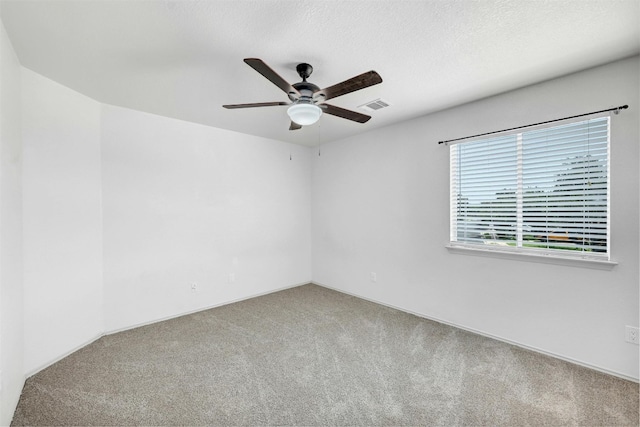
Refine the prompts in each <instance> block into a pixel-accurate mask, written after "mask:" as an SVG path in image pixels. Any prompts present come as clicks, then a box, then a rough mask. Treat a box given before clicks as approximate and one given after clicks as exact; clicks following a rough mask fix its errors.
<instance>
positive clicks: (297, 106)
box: [223, 58, 382, 130]
mask: <svg viewBox="0 0 640 427" xmlns="http://www.w3.org/2000/svg"><path fill="white" fill-rule="evenodd" d="M244 62H245V63H247V65H249V66H250V67H251V68H253V69H254V70H256V71H257V72H259V73H260V74H262V75H263V76H264V77H266V78H267V80H269V81H270V82H271V83H273V84H274V85H276V86H278V87H279V88H280V89H281V90H282V91H284V92H285V93H286V94H287V95H288V96H289V99H290V100H291V102H259V103H253V104H231V105H223V107H224V108H230V109H233V108H253V107H273V106H278V105H289V106H290V107H289V108H288V110H287V114H288V115H289V117H290V118H291V126H289V130H296V129H300V128H301V127H302V126H308V125H312V124H314V123H315V122H317V121H318V120H319V119H320V116H321V115H322V113H323V112H324V113H327V114H331V115H332V116H336V117H342V118H343V119H347V120H353V121H354V122H358V123H365V122H367V121H368V120H369V119H370V118H371V116H367V115H366V114H361V113H358V112H355V111H352V110H347V109H344V108H341V107H336V106H335V105H330V104H325V101H328V100H329V99H332V98H337V97H338V96H342V95H346V94H347V93H351V92H355V91H357V90H360V89H364V88H366V87H369V86H373V85H377V84H378V83H382V77H380V75H379V74H378V73H376V72H375V71H373V70H372V71H367V72H366V73H362V74H360V75H359V76H355V77H352V78H350V79H348V80H345V81H343V82H342V83H338V84H335V85H333V86H329V87H327V88H324V89H320V88H319V87H318V86H316V85H314V84H313V83H310V82H308V81H307V79H308V78H309V76H310V75H311V73H312V72H313V67H312V66H311V65H309V64H304V63H303V64H298V66H297V67H296V71H297V72H298V74H299V75H300V77H301V78H302V81H301V82H299V83H294V84H293V85H291V84H289V83H288V82H287V81H286V80H284V79H283V78H282V77H280V76H279V75H278V73H276V72H275V71H273V70H272V69H271V68H270V67H269V66H268V65H267V64H265V63H264V61H262V60H261V59H258V58H246V59H245V60H244Z"/></svg>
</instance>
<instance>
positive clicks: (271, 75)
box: [244, 58, 300, 96]
mask: <svg viewBox="0 0 640 427" xmlns="http://www.w3.org/2000/svg"><path fill="white" fill-rule="evenodd" d="M244 62H245V63H246V64H247V65H249V66H250V67H251V68H253V69H254V70H256V71H257V72H259V73H260V74H262V75H263V76H264V77H265V78H266V79H267V80H269V81H270V82H271V83H273V84H274V85H276V86H278V87H279V88H280V89H282V91H284V93H286V94H287V95H288V94H290V93H293V94H295V95H297V96H300V92H298V90H297V89H296V88H294V87H293V86H291V85H290V84H289V83H287V81H286V80H285V79H283V78H282V77H280V76H279V75H278V73H276V72H275V71H273V70H272V69H271V68H270V67H269V66H268V65H267V64H265V63H264V62H263V61H262V59H258V58H246V59H245V60H244Z"/></svg>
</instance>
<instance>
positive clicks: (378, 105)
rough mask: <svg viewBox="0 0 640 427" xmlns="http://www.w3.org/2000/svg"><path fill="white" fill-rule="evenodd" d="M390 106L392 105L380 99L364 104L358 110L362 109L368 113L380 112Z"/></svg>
mask: <svg viewBox="0 0 640 427" xmlns="http://www.w3.org/2000/svg"><path fill="white" fill-rule="evenodd" d="M390 105H391V104H389V103H388V102H387V101H385V100H383V99H381V98H378V99H374V100H373V101H369V102H367V103H366V104H362V105H360V106H359V107H358V108H362V109H363V110H367V111H378V110H380V109H382V108H385V107H388V106H390Z"/></svg>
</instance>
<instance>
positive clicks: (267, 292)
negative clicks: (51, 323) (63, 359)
mask: <svg viewBox="0 0 640 427" xmlns="http://www.w3.org/2000/svg"><path fill="white" fill-rule="evenodd" d="M309 283H311V281H308V282H303V283H296V284H294V285H289V286H283V287H280V288H276V289H271V290H268V291H265V292H259V293H256V294H250V295H247V296H244V297H240V298H236V299H232V300H227V301H223V302H219V303H216V304H213V305H208V306H206V307H200V308H196V309H194V310H189V311H185V312H182V313H178V314H172V315H170V316H165V317H161V318H158V319H154V320H149V321H147V322H142V323H136V324H135V325H130V326H125V327H123V328H118V329H112V330H109V331H106V332H105V333H104V334H102V335H112V334H117V333H118V332H124V331H128V330H130V329H135V328H140V327H142V326H147V325H152V324H154V323H158V322H164V321H165V320H171V319H175V318H177V317H182V316H188V315H190V314H193V313H198V312H200V311H205V310H211V309H212V308H216V307H222V306H223V305H228V304H233V303H236V302H240V301H244V300H248V299H251V298H257V297H261V296H263V295H269V294H273V293H275V292H280V291H284V290H286V289H291V288H296V287H298V286H302V285H307V284H309Z"/></svg>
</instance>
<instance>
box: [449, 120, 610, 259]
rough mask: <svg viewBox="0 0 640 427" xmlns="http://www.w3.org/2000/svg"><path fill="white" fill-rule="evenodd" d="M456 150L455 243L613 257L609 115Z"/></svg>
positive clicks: (453, 190)
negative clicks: (610, 245) (610, 233)
mask: <svg viewBox="0 0 640 427" xmlns="http://www.w3.org/2000/svg"><path fill="white" fill-rule="evenodd" d="M450 150H451V152H450V153H451V157H450V160H451V241H452V243H456V244H457V245H472V246H474V247H477V245H482V246H483V247H485V248H490V249H499V250H507V251H509V250H514V251H520V252H527V251H533V252H540V251H543V252H545V253H547V254H554V253H555V254H559V255H561V256H578V257H580V258H597V259H602V258H605V259H608V254H609V242H608V230H609V191H608V189H609V180H608V176H609V173H608V172H609V156H608V152H609V117H601V118H596V119H591V120H585V121H580V122H574V123H570V124H565V125H561V126H554V127H547V128H543V129H538V130H531V131H526V132H521V133H513V134H509V135H504V136H500V137H495V138H491V139H484V140H480V141H474V142H467V143H461V144H456V145H452V146H451V147H450Z"/></svg>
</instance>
